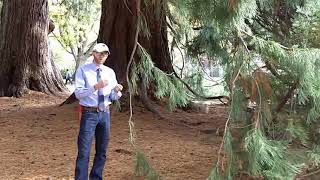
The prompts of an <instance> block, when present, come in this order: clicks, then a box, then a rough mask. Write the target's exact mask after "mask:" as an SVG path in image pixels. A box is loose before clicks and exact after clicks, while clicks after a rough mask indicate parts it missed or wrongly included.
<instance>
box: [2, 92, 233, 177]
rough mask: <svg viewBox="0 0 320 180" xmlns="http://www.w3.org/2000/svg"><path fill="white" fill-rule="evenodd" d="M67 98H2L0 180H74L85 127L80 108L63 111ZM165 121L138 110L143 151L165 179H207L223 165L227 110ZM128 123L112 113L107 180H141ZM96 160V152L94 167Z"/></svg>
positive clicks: (35, 95) (185, 113)
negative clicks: (219, 161)
mask: <svg viewBox="0 0 320 180" xmlns="http://www.w3.org/2000/svg"><path fill="white" fill-rule="evenodd" d="M66 97H67V96H62V97H52V96H48V95H45V94H42V93H37V92H31V93H30V94H29V95H27V96H25V97H22V98H8V97H0V147H1V148H0V180H10V179H73V176H74V167H75V159H76V154H77V147H76V142H77V134H78V129H79V121H78V119H77V113H76V111H75V109H76V107H77V104H76V103H75V104H70V105H65V106H62V107H59V106H58V105H59V104H60V103H61V102H63V101H64V100H65V99H66ZM161 108H163V109H161V110H162V111H163V112H164V111H165V107H161ZM164 115H165V116H166V117H167V119H165V120H164V119H159V118H158V117H157V116H155V115H154V114H152V113H151V112H149V111H147V110H146V109H144V108H143V107H142V106H139V105H137V106H135V107H134V114H133V121H134V122H135V131H136V133H137V143H138V145H139V147H140V148H141V149H142V150H143V151H144V153H145V154H146V156H147V157H148V159H149V160H150V162H151V164H152V166H153V167H154V168H155V169H156V170H157V172H158V173H159V174H160V175H161V176H162V177H163V179H168V180H178V179H180V180H186V179H188V180H189V179H190V180H198V179H199V180H204V179H206V177H207V176H208V174H209V173H210V170H211V169H212V167H213V164H214V163H215V161H216V159H217V154H218V149H219V146H220V143H221V139H222V137H221V134H220V135H219V133H216V131H217V130H218V131H221V130H222V129H223V127H224V123H225V120H226V118H227V115H226V107H225V106H222V105H215V106H213V107H211V109H210V112H209V113H208V114H206V113H201V112H196V111H194V110H190V111H182V110H177V111H176V112H173V113H164ZM128 119H129V112H128V111H125V112H116V111H114V110H113V111H112V115H111V121H112V122H111V139H110V143H109V149H108V160H107V164H106V167H105V175H104V176H105V179H108V180H121V179H141V178H136V177H135V176H134V160H135V154H134V152H133V149H132V148H131V146H130V143H129V141H128V137H129V128H128ZM92 147H93V146H92ZM93 155H94V149H93V148H92V150H91V159H90V160H91V161H92V159H93Z"/></svg>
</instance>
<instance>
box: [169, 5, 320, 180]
mask: <svg viewBox="0 0 320 180" xmlns="http://www.w3.org/2000/svg"><path fill="white" fill-rule="evenodd" d="M312 2H316V1H308V2H307V1H304V2H302V1H300V0H296V1H281V3H285V5H284V6H281V7H284V8H288V9H290V11H292V10H296V12H298V11H300V12H302V13H304V14H305V12H306V10H305V9H304V8H303V7H302V5H304V4H305V5H306V7H308V8H310V7H315V6H310V4H312ZM278 3H279V2H278V1H267V0H249V1H244V0H226V1H222V0H214V1H209V0H201V1H195V0H183V1H182V0H177V1H170V4H171V5H172V6H173V7H174V8H172V9H174V10H175V11H174V12H172V14H173V15H172V17H173V18H172V19H173V20H172V22H176V21H175V20H176V19H179V20H181V19H182V20H183V21H182V23H181V24H178V23H177V25H175V26H174V27H176V31H175V32H174V35H178V38H177V39H175V41H180V42H178V43H177V42H175V44H179V43H180V44H182V43H183V41H184V40H186V39H184V38H181V37H183V35H181V34H188V38H189V39H188V40H186V42H185V44H186V47H187V48H186V49H187V50H188V51H187V52H188V55H190V57H193V58H197V57H199V55H206V56H208V57H209V58H210V59H211V60H214V61H216V62H218V63H219V64H220V65H222V66H223V67H224V70H225V74H226V75H225V81H226V84H227V90H229V93H230V97H231V105H230V116H229V117H230V118H229V119H228V123H227V124H226V126H227V127H226V132H225V134H224V138H223V142H222V145H223V147H224V148H223V149H224V155H222V156H223V158H224V159H223V160H221V161H218V164H217V165H216V166H214V168H213V170H212V171H211V173H210V175H209V177H208V179H233V178H236V177H237V175H238V173H237V172H239V171H244V172H247V173H249V175H250V176H253V177H264V178H265V179H294V178H295V177H296V176H297V175H298V174H299V173H301V171H302V168H303V166H305V165H306V164H308V163H309V162H308V161H310V160H306V158H305V157H302V156H305V155H302V156H301V157H300V156H299V157H297V159H299V160H297V161H296V160H293V159H292V158H291V157H292V156H289V154H292V153H293V152H295V151H294V147H293V146H292V144H295V143H297V142H298V143H301V144H302V145H304V146H306V147H307V146H309V145H310V143H312V142H310V141H311V139H310V136H312V134H314V133H313V132H311V129H312V128H311V126H310V125H312V124H313V125H314V124H315V123H318V120H319V116H320V108H319V102H320V101H319V100H320V99H319V97H320V96H319V95H320V71H319V64H320V56H319V55H320V51H319V49H317V48H318V47H317V43H314V42H312V40H315V39H316V37H317V36H316V34H317V32H318V31H319V28H317V27H318V24H319V23H318V21H313V22H314V23H310V24H307V25H308V27H310V28H309V29H310V30H308V31H304V27H303V26H298V25H299V23H300V24H301V23H303V22H308V21H306V18H302V17H300V19H303V20H302V21H299V22H297V25H294V26H293V28H295V29H293V30H292V33H294V35H295V36H294V38H295V39H294V38H293V39H290V37H287V39H285V41H283V42H281V43H285V44H286V45H290V47H285V46H284V45H282V44H280V43H279V42H277V40H278V39H272V38H274V36H259V34H254V31H253V30H252V29H251V27H249V25H248V24H250V23H252V22H253V21H255V18H256V17H257V16H262V15H263V14H260V13H261V12H258V11H261V10H262V11H268V12H273V8H274V7H276V5H277V4H278ZM308 4H309V5H308ZM310 12H312V13H313V14H312V15H310V14H305V15H307V16H306V17H307V18H309V19H310V18H313V19H314V20H317V19H315V18H317V15H316V13H314V12H318V11H317V10H315V9H313V10H312V11H310ZM177 14H178V15H177ZM297 14H298V13H297ZM302 16H303V15H302ZM271 18H272V17H271ZM318 19H320V18H318ZM290 20H292V19H290ZM275 21H276V19H272V20H270V22H275ZM293 21H294V20H293ZM188 26H189V27H191V29H194V30H195V31H192V32H187V31H188V30H189V29H188ZM181 27H183V28H181ZM179 31H180V32H179ZM264 31H265V29H264ZM304 32H307V33H309V34H311V35H312V36H311V35H309V34H303V33H304ZM268 33H271V34H272V33H274V32H268ZM262 34H263V33H262ZM301 35H304V36H308V35H309V36H308V37H313V38H312V39H309V40H310V42H312V43H308V42H304V43H303V44H302V43H300V42H302V41H300V42H298V41H299V40H298V41H297V39H299V38H298V37H299V36H301ZM304 36H301V37H304ZM262 37H263V38H262ZM296 44H297V45H296ZM307 45H312V47H313V48H306V46H307ZM314 47H317V48H314ZM257 61H258V62H257ZM261 64H263V65H261ZM262 66H263V67H265V68H261V67H262ZM257 70H258V71H261V72H262V73H261V74H262V75H263V76H259V75H258V74H256V72H257ZM261 77H263V78H261ZM291 88H294V90H293V91H292V92H291V94H289V96H290V97H289V99H291V101H292V102H295V103H297V104H296V105H295V106H297V108H295V109H294V110H292V109H290V108H288V106H289V105H290V104H289V101H288V102H285V104H284V105H283V107H281V106H279V105H280V104H281V103H282V101H283V100H284V97H286V96H288V95H287V94H286V93H287V92H289V91H288V89H291ZM250 103H253V107H250V108H251V109H250V110H249V112H248V105H249V104H250ZM279 107H280V110H283V111H284V112H281V113H287V112H288V114H286V116H281V115H280V114H281V113H279V112H278V108H279ZM281 108H282V109H281ZM293 111H294V112H293ZM306 112H307V113H306ZM277 118H278V119H277ZM275 119H277V120H278V121H277V120H275ZM239 126H243V127H245V128H239V130H237V129H236V128H233V127H239ZM234 132H238V134H239V133H240V134H241V136H239V135H237V136H234ZM235 134H237V133H235ZM235 142H237V143H235ZM234 149H237V150H240V151H241V152H240V153H239V152H237V151H234ZM302 151H304V152H306V151H308V152H310V153H309V154H310V156H312V159H313V160H315V161H316V160H317V159H318V158H317V153H316V150H312V151H311V150H310V151H309V150H307V149H303V150H302ZM311 152H315V153H311ZM311 154H312V155H311ZM219 156H220V154H219ZM290 158H291V159H290ZM222 162H223V163H222ZM236 162H238V164H242V165H241V166H239V165H238V166H237V163H236ZM303 162H305V163H303ZM221 163H222V164H226V163H227V165H226V166H223V167H222V166H221ZM314 165H318V164H316V163H315V164H314ZM222 168H223V169H222Z"/></svg>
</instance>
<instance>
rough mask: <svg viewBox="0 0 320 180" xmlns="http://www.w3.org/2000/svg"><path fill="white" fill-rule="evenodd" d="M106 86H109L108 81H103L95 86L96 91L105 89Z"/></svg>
mask: <svg viewBox="0 0 320 180" xmlns="http://www.w3.org/2000/svg"><path fill="white" fill-rule="evenodd" d="M106 85H108V80H101V81H99V82H98V83H97V84H96V85H94V89H95V90H97V89H101V88H104V87H105V86H106Z"/></svg>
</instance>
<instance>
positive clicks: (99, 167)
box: [75, 43, 123, 180]
mask: <svg viewBox="0 0 320 180" xmlns="http://www.w3.org/2000/svg"><path fill="white" fill-rule="evenodd" d="M109 54H110V51H109V48H108V46H107V45H105V44H103V43H98V44H96V45H95V46H94V48H93V52H92V55H93V62H92V63H88V64H84V65H83V66H81V67H79V69H78V70H77V72H76V78H75V95H76V97H77V98H78V99H79V101H80V102H79V104H80V105H81V109H82V110H81V111H82V116H81V123H80V130H79V135H78V156H77V161H76V168H75V179H77V180H87V179H88V165H89V157H90V148H91V144H92V140H93V137H95V140H96V143H95V151H96V154H95V157H94V161H93V166H92V169H91V172H90V179H92V180H93V179H102V174H103V169H104V165H105V162H106V152H107V148H108V142H109V130H110V110H109V106H110V104H111V101H112V100H117V99H119V98H120V97H121V90H122V88H123V87H122V85H121V84H118V83H117V80H116V75H115V73H114V71H113V70H112V69H111V68H109V67H107V66H105V65H103V63H104V62H105V61H106V59H107V58H108V55H109Z"/></svg>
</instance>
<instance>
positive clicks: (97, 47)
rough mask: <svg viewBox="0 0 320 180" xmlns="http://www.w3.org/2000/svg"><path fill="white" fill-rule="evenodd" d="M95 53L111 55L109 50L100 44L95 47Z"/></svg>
mask: <svg viewBox="0 0 320 180" xmlns="http://www.w3.org/2000/svg"><path fill="white" fill-rule="evenodd" d="M92 51H94V52H108V53H109V54H110V51H109V48H108V46H107V45H105V44H104V43H98V44H96V45H95V46H94V47H93V50H92Z"/></svg>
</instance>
